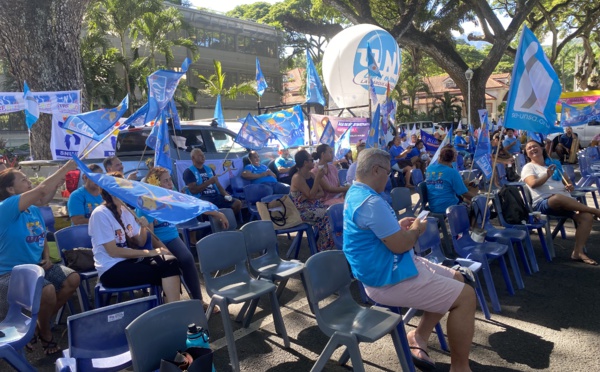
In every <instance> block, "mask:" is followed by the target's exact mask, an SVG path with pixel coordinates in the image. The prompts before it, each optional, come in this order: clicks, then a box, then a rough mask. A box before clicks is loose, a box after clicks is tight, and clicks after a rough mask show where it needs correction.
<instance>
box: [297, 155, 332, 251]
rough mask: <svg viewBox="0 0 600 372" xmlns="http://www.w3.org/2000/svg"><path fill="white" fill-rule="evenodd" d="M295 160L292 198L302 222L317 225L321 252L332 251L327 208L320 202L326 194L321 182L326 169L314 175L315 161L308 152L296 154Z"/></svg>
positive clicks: (318, 243)
mask: <svg viewBox="0 0 600 372" xmlns="http://www.w3.org/2000/svg"><path fill="white" fill-rule="evenodd" d="M294 160H296V165H294V166H293V167H292V170H291V171H290V175H291V176H292V184H291V188H290V197H291V198H292V201H293V202H294V205H296V208H298V211H299V212H300V216H301V217H302V220H303V221H304V222H307V223H310V224H312V225H316V226H317V228H318V229H319V239H318V241H317V248H318V249H319V251H324V250H327V249H332V248H333V238H332V237H331V232H330V231H329V217H328V216H327V206H326V205H325V204H323V203H322V202H321V200H320V199H321V197H322V196H323V194H324V192H323V189H322V188H321V182H320V181H321V180H322V179H323V177H324V174H325V169H324V168H320V169H318V170H317V173H316V175H315V174H313V173H312V172H311V170H312V169H313V162H314V160H313V158H312V157H311V156H310V154H309V153H308V151H306V150H300V151H298V152H296V155H295V156H294Z"/></svg>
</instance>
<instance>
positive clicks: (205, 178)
mask: <svg viewBox="0 0 600 372" xmlns="http://www.w3.org/2000/svg"><path fill="white" fill-rule="evenodd" d="M190 155H191V156H192V163H193V164H192V165H191V166H190V167H189V168H188V169H186V170H185V171H184V172H183V182H184V183H185V185H186V186H185V187H186V189H187V192H188V193H189V194H191V195H193V196H195V197H197V198H200V199H202V200H206V201H208V202H211V203H213V204H214V205H216V206H217V207H219V208H231V209H233V213H234V214H235V215H236V216H237V215H238V214H239V212H240V211H241V209H242V202H241V201H240V200H238V199H234V198H233V197H232V196H231V195H229V194H228V193H227V191H225V189H224V188H223V186H221V183H220V182H219V178H218V177H217V176H215V174H214V173H213V170H212V169H211V168H210V167H209V166H207V165H205V164H204V162H205V161H206V157H205V156H204V152H202V150H200V149H198V148H196V149H193V150H192V152H191V154H190Z"/></svg>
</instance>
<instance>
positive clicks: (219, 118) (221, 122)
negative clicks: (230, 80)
mask: <svg viewBox="0 0 600 372" xmlns="http://www.w3.org/2000/svg"><path fill="white" fill-rule="evenodd" d="M213 118H215V119H217V123H219V126H220V127H222V128H225V118H224V117H223V107H222V106H221V95H220V94H219V95H218V96H217V103H216V104H215V113H214V114H213Z"/></svg>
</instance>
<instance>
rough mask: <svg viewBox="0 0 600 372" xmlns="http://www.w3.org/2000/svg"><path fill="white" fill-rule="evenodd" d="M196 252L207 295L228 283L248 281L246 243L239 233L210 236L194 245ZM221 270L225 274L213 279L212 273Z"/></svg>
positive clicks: (232, 232) (224, 232)
mask: <svg viewBox="0 0 600 372" xmlns="http://www.w3.org/2000/svg"><path fill="white" fill-rule="evenodd" d="M196 251H197V252H198V261H199V262H200V271H201V272H202V274H204V281H205V283H206V291H207V292H208V294H209V295H211V296H212V295H213V293H214V292H213V288H223V287H225V286H226V285H228V284H229V283H243V282H247V281H248V280H249V279H250V274H249V273H248V269H247V268H246V263H247V262H248V258H247V254H246V241H245V240H244V234H243V233H242V232H241V231H222V232H218V233H215V234H210V235H208V236H206V237H204V238H202V240H200V241H199V242H198V243H196ZM231 269H233V270H231ZM221 270H226V272H227V273H226V274H223V275H220V276H217V277H213V274H214V273H216V272H218V271H221Z"/></svg>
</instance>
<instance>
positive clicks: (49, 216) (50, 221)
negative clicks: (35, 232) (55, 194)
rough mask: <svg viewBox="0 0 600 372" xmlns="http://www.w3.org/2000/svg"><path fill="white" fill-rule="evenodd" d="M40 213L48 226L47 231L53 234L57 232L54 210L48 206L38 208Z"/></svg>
mask: <svg viewBox="0 0 600 372" xmlns="http://www.w3.org/2000/svg"><path fill="white" fill-rule="evenodd" d="M38 208H39V210H40V213H41V214H42V218H43V219H44V224H45V225H46V230H47V231H50V232H51V233H53V232H55V231H56V229H55V228H54V213H53V212H52V208H50V207H48V206H43V207H38Z"/></svg>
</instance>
